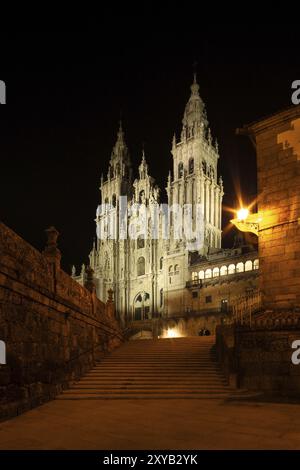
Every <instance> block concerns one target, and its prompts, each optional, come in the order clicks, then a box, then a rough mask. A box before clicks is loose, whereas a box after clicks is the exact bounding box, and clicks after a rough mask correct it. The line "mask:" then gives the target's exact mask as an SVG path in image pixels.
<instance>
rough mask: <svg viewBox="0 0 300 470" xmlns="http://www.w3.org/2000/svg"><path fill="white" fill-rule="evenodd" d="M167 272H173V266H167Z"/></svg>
mask: <svg viewBox="0 0 300 470" xmlns="http://www.w3.org/2000/svg"><path fill="white" fill-rule="evenodd" d="M169 274H173V266H172V265H171V266H169Z"/></svg>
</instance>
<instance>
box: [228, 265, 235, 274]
mask: <svg viewBox="0 0 300 470" xmlns="http://www.w3.org/2000/svg"><path fill="white" fill-rule="evenodd" d="M234 273H235V265H234V264H230V265H229V266H228V274H234Z"/></svg>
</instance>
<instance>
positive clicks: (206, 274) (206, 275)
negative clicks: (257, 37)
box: [205, 269, 212, 279]
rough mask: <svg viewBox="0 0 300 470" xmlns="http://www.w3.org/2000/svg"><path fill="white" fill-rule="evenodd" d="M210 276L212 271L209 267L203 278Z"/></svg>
mask: <svg viewBox="0 0 300 470" xmlns="http://www.w3.org/2000/svg"><path fill="white" fill-rule="evenodd" d="M211 276H212V271H211V269H207V270H206V271H205V279H209V278H210V277H211Z"/></svg>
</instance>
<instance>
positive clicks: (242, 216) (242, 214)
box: [237, 207, 249, 221]
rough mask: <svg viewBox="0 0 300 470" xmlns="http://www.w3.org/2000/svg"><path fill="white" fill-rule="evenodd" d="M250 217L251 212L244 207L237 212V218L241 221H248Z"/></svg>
mask: <svg viewBox="0 0 300 470" xmlns="http://www.w3.org/2000/svg"><path fill="white" fill-rule="evenodd" d="M248 216H249V210H248V209H245V208H244V207H242V208H241V209H239V210H238V211H237V218H238V220H240V221H243V220H246V219H247V217H248Z"/></svg>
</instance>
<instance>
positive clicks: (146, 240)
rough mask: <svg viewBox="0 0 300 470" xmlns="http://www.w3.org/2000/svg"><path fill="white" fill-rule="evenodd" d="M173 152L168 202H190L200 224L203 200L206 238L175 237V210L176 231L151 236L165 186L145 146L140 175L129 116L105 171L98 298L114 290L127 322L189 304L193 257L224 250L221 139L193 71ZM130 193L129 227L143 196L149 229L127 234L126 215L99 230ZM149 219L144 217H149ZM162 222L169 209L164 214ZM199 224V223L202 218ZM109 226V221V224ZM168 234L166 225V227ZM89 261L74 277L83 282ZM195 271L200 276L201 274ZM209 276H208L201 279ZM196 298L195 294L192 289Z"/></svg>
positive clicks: (95, 254)
mask: <svg viewBox="0 0 300 470" xmlns="http://www.w3.org/2000/svg"><path fill="white" fill-rule="evenodd" d="M171 153H172V156H173V168H172V171H170V173H169V175H168V177H167V179H166V188H165V190H166V193H167V201H168V207H171V206H172V205H174V204H177V205H178V206H180V207H183V206H184V205H190V207H191V208H192V210H191V225H192V227H195V225H196V222H197V221H196V210H195V208H196V206H198V207H201V211H202V215H203V221H202V224H201V236H202V237H201V240H202V243H201V246H198V247H196V248H193V247H192V248H191V247H190V245H189V243H188V240H187V237H186V236H185V235H183V236H182V237H181V238H178V237H177V238H176V237H174V230H176V220H175V217H172V213H171V215H170V218H169V219H168V220H169V223H170V228H169V230H170V236H168V237H162V236H158V237H156V238H153V237H151V234H149V232H150V228H151V225H153V222H154V221H153V211H152V210H151V207H152V208H153V206H154V207H155V206H156V205H157V206H158V205H159V204H160V193H161V190H160V188H158V186H157V185H156V184H155V181H154V178H153V177H152V176H151V170H150V168H149V165H148V163H147V159H146V156H145V153H144V152H143V153H142V157H141V163H140V165H139V167H138V175H136V177H134V173H133V169H132V166H131V160H130V155H129V151H128V147H127V145H126V140H125V136H124V131H123V128H122V124H121V123H120V127H119V131H118V135H117V140H116V143H115V145H114V147H113V150H112V154H111V158H110V161H109V166H108V172H107V177H106V178H103V176H102V178H101V184H100V192H101V206H99V207H98V209H97V212H96V220H95V222H96V228H97V235H98V236H97V241H96V242H94V246H93V248H92V251H91V253H90V255H89V261H90V266H91V268H92V269H93V272H94V282H95V286H96V292H97V296H98V297H99V299H101V300H103V301H104V302H105V301H106V300H107V296H108V291H109V290H110V289H111V290H112V291H113V294H114V301H115V307H116V312H117V315H118V318H119V319H120V321H121V323H122V324H123V325H124V326H125V325H128V324H130V323H131V322H151V321H152V320H153V319H155V318H161V319H163V318H170V317H171V318H172V317H178V316H180V315H182V313H183V312H187V311H190V310H191V309H190V304H191V302H190V298H191V292H190V290H189V289H188V284H189V282H190V280H191V265H192V259H193V258H195V255H196V258H197V259H198V260H199V259H203V260H207V256H209V254H211V253H220V252H222V251H223V250H222V248H221V235H222V230H221V220H222V199H223V194H224V193H223V182H222V177H221V176H218V159H219V152H218V145H217V143H216V141H215V142H213V139H212V136H211V131H210V128H209V125H208V121H207V116H206V111H205V105H204V103H203V101H202V99H201V97H200V95H199V85H198V83H197V80H196V76H195V75H194V80H193V83H192V85H191V92H190V97H189V99H188V102H187V104H186V106H185V110H184V114H183V119H182V130H181V134H180V138H177V137H176V135H175V134H174V137H173V141H172V148H171ZM124 197H126V199H125V200H126V201H127V202H126V204H127V209H128V210H127V212H126V217H127V220H126V227H127V229H126V230H127V231H128V227H129V226H130V223H131V222H132V221H133V219H135V218H136V217H137V213H136V211H135V210H133V208H134V207H136V206H138V205H139V204H143V205H144V206H145V208H146V218H147V224H146V225H147V227H148V228H147V230H146V232H145V231H143V230H142V229H143V227H140V234H139V235H138V236H136V237H134V238H131V237H126V236H125V237H124V236H120V231H119V230H118V228H119V227H118V225H119V224H120V223H121V222H120V221H119V218H118V217H116V218H115V219H114V220H115V224H114V225H115V229H116V231H115V236H106V237H103V236H100V232H101V233H102V234H103V226H105V220H107V217H108V216H112V215H114V214H118V213H119V212H120V201H121V200H122V198H124ZM142 225H144V224H142ZM158 225H159V227H160V229H161V226H162V215H161V213H160V215H159V218H158ZM198 227H199V224H198ZM104 231H105V229H104ZM160 234H161V232H160ZM85 276H86V270H85V266H84V265H83V267H82V270H81V273H80V275H79V276H76V274H75V270H73V277H74V278H75V279H76V280H77V281H78V282H80V283H81V284H83V283H84V281H85ZM194 276H195V275H194V273H193V281H195V277H194ZM201 282H202V281H201ZM192 297H193V298H194V297H196V295H193V296H192Z"/></svg>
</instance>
